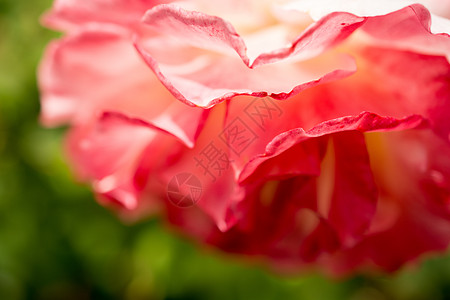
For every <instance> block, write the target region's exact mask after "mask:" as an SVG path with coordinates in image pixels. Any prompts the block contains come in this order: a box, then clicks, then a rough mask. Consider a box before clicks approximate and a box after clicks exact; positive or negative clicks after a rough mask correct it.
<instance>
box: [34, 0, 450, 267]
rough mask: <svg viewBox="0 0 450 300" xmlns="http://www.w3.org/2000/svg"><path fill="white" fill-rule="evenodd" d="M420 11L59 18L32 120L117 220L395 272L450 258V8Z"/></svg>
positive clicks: (322, 7)
mask: <svg viewBox="0 0 450 300" xmlns="http://www.w3.org/2000/svg"><path fill="white" fill-rule="evenodd" d="M169 2H170V3H169ZM418 2H421V4H418V3H415V2H413V1H401V0H397V1H392V0H378V1H371V0H359V1H351V0H329V1H327V0H320V1H318V0H314V1H312V0H311V1H309V0H302V1H270V0H259V1H257V0H240V1H237V0H228V1H216V0H209V1H207V0H193V1H180V2H171V1H156V0H155V1H154V0H127V1H126V0H83V1H81V0H57V1H55V3H54V6H53V8H52V9H51V10H50V11H49V12H48V13H47V14H46V15H45V16H44V18H43V22H44V23H45V24H46V25H47V26H48V27H50V28H53V29H56V30H59V31H62V32H63V34H64V35H63V37H62V38H61V39H59V40H56V41H54V42H52V43H51V44H50V45H49V47H48V49H47V50H46V53H45V55H44V58H43V60H42V63H41V65H40V69H39V85H40V90H41V100H42V101H41V104H42V112H41V120H42V122H43V124H45V125H47V126H58V125H62V124H69V126H70V131H69V133H68V138H67V144H66V145H67V153H68V156H69V158H70V161H71V163H72V166H73V170H74V172H75V173H76V174H77V175H78V176H79V178H81V179H82V180H84V181H87V182H90V183H91V184H92V188H93V190H94V191H95V193H96V195H97V198H98V200H99V202H100V203H102V204H103V205H105V206H108V207H111V208H112V209H114V210H115V211H117V213H118V214H119V215H120V216H121V217H123V218H124V219H128V220H136V219H140V218H143V217H145V216H149V215H151V214H160V215H163V216H164V217H165V219H166V220H168V222H169V223H170V224H172V226H174V227H175V228H177V229H179V231H180V232H182V233H183V234H186V235H187V236H190V237H193V238H195V239H196V240H198V241H200V242H202V243H206V244H209V245H213V246H215V247H218V248H220V249H222V250H224V251H226V252H231V253H239V254H242V255H245V256H246V257H248V258H250V257H251V258H254V259H256V260H258V261H261V262H264V263H267V265H270V266H271V267H273V268H275V269H277V270H280V271H298V270H305V269H306V268H308V267H315V268H318V269H321V270H324V271H327V272H330V273H332V274H345V273H348V272H352V271H355V270H361V269H367V268H369V269H375V270H384V271H393V270H396V269H398V268H399V267H401V266H402V265H403V264H404V263H405V262H408V261H412V260H414V259H416V258H417V257H419V256H420V255H422V254H424V253H429V252H435V251H443V250H445V249H446V248H447V246H448V244H449V242H450V140H449V139H450V135H449V133H450V122H449V117H450V65H449V59H450V36H449V35H448V33H449V32H450V20H449V19H448V17H450V1H448V0H435V1H431V0H429V1H425V0H422V1H418ZM193 204H195V205H193Z"/></svg>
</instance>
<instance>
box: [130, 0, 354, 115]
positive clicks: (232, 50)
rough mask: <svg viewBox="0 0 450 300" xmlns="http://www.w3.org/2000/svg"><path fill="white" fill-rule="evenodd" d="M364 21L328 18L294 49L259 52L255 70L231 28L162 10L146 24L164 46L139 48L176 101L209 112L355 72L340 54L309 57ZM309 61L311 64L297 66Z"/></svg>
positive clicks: (147, 42) (149, 43) (141, 43)
mask: <svg viewBox="0 0 450 300" xmlns="http://www.w3.org/2000/svg"><path fill="white" fill-rule="evenodd" d="M361 20H362V19H361V18H357V17H354V16H351V15H348V14H337V15H333V16H330V17H329V18H327V19H325V20H323V21H322V22H319V23H318V24H316V25H314V26H312V27H311V28H310V29H308V30H307V31H306V32H305V33H304V34H302V35H301V36H300V37H299V38H298V39H296V40H295V41H294V44H293V45H292V46H290V47H289V46H287V47H285V48H282V49H279V50H277V51H273V52H270V53H266V54H264V53H261V56H259V57H258V58H256V60H255V62H254V64H253V65H252V66H251V67H255V68H254V69H250V68H248V66H250V60H249V58H248V57H247V54H246V49H245V48H246V47H245V44H244V42H243V40H242V38H240V37H239V35H237V33H236V32H235V30H234V29H233V27H232V26H231V25H230V24H229V23H227V22H225V21H224V20H222V19H220V18H217V17H212V16H208V15H205V14H202V13H198V12H189V11H186V10H183V9H181V8H178V7H176V6H173V5H161V6H157V7H155V8H154V9H152V10H150V11H149V12H147V14H146V16H145V18H144V22H145V23H146V24H147V25H149V26H151V27H152V28H154V29H155V32H160V33H164V34H165V41H162V40H161V39H160V38H159V39H158V40H155V39H152V38H147V39H142V40H138V41H137V48H138V50H139V51H140V53H141V54H142V56H143V58H144V59H145V61H146V62H147V63H148V64H149V66H150V67H151V68H152V69H153V71H154V72H155V74H156V75H157V76H158V78H159V79H160V80H161V82H162V83H163V84H164V85H165V86H166V87H167V88H168V89H169V90H170V91H171V92H172V93H173V94H174V96H175V97H177V98H178V99H179V100H181V101H183V102H185V103H188V104H190V105H196V106H203V107H210V106H212V105H214V104H216V103H218V102H221V101H223V100H225V99H229V98H232V97H234V96H236V95H257V96H265V95H270V96H272V97H274V98H280V99H286V98H288V97H290V96H291V95H293V94H297V93H299V92H300V91H301V90H303V89H305V88H308V87H311V86H314V85H317V84H318V83H321V82H326V81H328V80H335V79H339V78H342V77H345V76H348V75H349V74H351V73H352V72H353V71H354V69H355V66H354V65H353V62H352V60H351V59H349V58H348V57H345V56H341V55H339V54H337V53H334V54H332V53H330V54H328V55H326V56H325V57H322V58H321V61H319V60H318V59H317V60H314V59H313V58H311V57H313V56H316V55H317V54H319V53H322V52H324V51H325V50H326V49H327V48H329V47H331V46H333V45H335V44H337V43H339V42H340V41H342V40H344V39H345V38H346V37H347V36H348V35H349V34H350V33H351V32H352V31H353V30H355V29H356V28H357V27H358V26H360V25H361V24H362V21H361ZM268 42H269V41H268ZM288 58H293V59H294V61H288ZM307 58H311V59H310V60H307V61H299V60H300V59H307ZM295 60H296V61H295ZM275 62H276V63H275ZM268 63H270V64H268ZM188 66H189V68H188ZM313 66H314V67H313Z"/></svg>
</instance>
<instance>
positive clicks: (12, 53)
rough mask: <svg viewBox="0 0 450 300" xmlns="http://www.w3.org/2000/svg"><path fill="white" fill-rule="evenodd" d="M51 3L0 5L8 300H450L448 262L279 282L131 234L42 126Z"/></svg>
mask: <svg viewBox="0 0 450 300" xmlns="http://www.w3.org/2000/svg"><path fill="white" fill-rule="evenodd" d="M50 5H51V0H28V1H26V0H20V1H18V0H15V1H14V0H0V68H1V69H0V300H14V299H77V300H79V299H132V300H140V299H167V300H168V299H218V300H219V299H227V300H229V299H246V300H249V299H250V300H251V299H261V300H263V299H314V300H319V299H351V300H372V299H424V300H425V299H427V300H429V299H450V257H449V256H447V257H440V258H430V259H426V260H424V261H422V263H421V264H420V265H417V266H414V267H407V268H404V269H403V270H401V271H399V272H397V273H395V274H393V275H391V276H382V275H372V276H368V275H355V276H354V277H352V278H347V279H343V280H332V279H327V278H325V277H323V276H321V275H319V274H307V275H303V276H299V277H294V278H292V277H290V278H286V277H281V276H277V275H275V274H271V273H270V272H268V271H267V270H264V269H262V268H259V267H256V266H252V265H245V263H243V262H242V261H240V262H239V261H238V260H237V259H236V258H231V257H228V256H226V255H224V254H221V253H219V252H217V251H213V250H205V249H200V248H199V247H198V246H195V245H194V244H192V243H190V242H189V241H186V240H183V239H181V238H179V237H176V236H174V235H173V234H171V233H170V232H168V231H167V229H165V228H163V226H162V225H161V222H160V221H159V220H157V219H155V220H149V221H144V222H141V223H139V224H134V225H125V224H122V223H121V222H120V221H119V220H118V219H117V218H116V217H115V216H114V215H113V214H112V213H110V212H109V211H108V210H106V209H104V208H102V207H100V206H99V205H98V204H97V203H96V202H95V201H94V199H93V197H92V195H91V193H90V191H89V189H88V188H87V187H86V186H82V185H80V184H77V183H76V182H75V181H74V179H73V178H72V177H71V175H70V173H69V170H68V168H67V166H66V164H65V162H64V158H63V155H62V140H63V134H64V130H65V129H64V128H60V129H51V130H50V129H44V128H42V127H41V126H40V125H39V123H38V120H37V119H38V113H39V102H38V101H39V98H38V92H37V88H36V78H35V73H36V66H37V63H38V61H39V58H40V56H41V54H42V51H43V48H44V46H45V45H46V43H47V42H48V41H49V40H50V39H51V38H55V37H57V34H56V33H53V32H51V31H49V30H46V29H44V28H42V27H41V26H40V25H39V23H38V19H39V16H40V14H41V13H42V12H43V11H44V10H45V9H47V8H48V7H49V6H50Z"/></svg>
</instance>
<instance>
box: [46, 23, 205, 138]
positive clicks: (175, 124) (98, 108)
mask: <svg viewBox="0 0 450 300" xmlns="http://www.w3.org/2000/svg"><path fill="white" fill-rule="evenodd" d="M108 29H109V30H108ZM116 29H117V28H115V27H107V26H102V27H101V28H97V27H96V26H90V27H86V28H85V29H84V30H83V31H81V32H77V33H76V34H74V35H71V36H69V37H66V38H64V39H62V40H60V41H56V42H53V44H51V45H50V47H49V49H48V50H47V53H46V55H45V58H44V60H43V61H42V63H41V67H40V76H39V85H40V89H41V95H42V96H41V103H42V114H41V120H42V121H43V123H44V124H46V125H49V126H54V125H59V124H63V123H66V122H70V123H74V124H83V123H89V122H91V120H92V119H96V118H98V117H100V116H101V115H102V114H103V113H104V112H105V111H114V112H119V113H123V114H126V115H128V116H130V117H133V118H140V119H142V120H143V121H145V122H150V123H152V124H154V125H155V126H157V127H159V128H161V129H162V130H164V131H168V132H170V133H172V134H173V135H175V136H177V137H179V138H180V139H181V140H182V141H183V142H185V143H186V144H187V145H188V146H190V147H192V146H193V143H194V141H195V139H196V136H197V135H198V133H199V128H200V127H201V124H202V122H203V120H204V118H205V117H206V115H207V113H208V112H207V111H205V110H202V109H199V108H198V109H197V108H190V107H188V106H186V105H184V104H183V103H180V102H179V101H178V100H176V99H175V98H174V97H173V96H172V95H171V94H170V93H169V92H168V91H167V90H166V89H165V88H164V86H163V85H162V84H161V83H160V82H159V81H158V80H157V78H156V77H155V76H154V74H153V73H152V72H151V70H150V69H149V68H148V67H147V66H146V65H145V63H143V62H142V60H141V58H140V57H139V55H138V54H137V53H136V50H135V48H134V47H133V46H132V44H131V43H130V41H129V40H127V39H126V38H124V37H123V36H122V35H121V34H120V30H116ZM188 116H189V117H188Z"/></svg>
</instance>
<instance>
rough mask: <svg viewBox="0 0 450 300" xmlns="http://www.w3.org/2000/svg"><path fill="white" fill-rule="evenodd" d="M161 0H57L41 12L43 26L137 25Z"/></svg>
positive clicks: (69, 27) (70, 27) (61, 28)
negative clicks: (46, 10) (49, 8)
mask: <svg viewBox="0 0 450 300" xmlns="http://www.w3.org/2000/svg"><path fill="white" fill-rule="evenodd" d="M164 2H169V1H164V0H56V1H55V3H54V4H53V8H52V9H51V10H50V11H49V12H48V13H47V14H46V15H45V16H44V19H43V22H44V23H45V25H46V26H49V27H51V28H55V29H60V30H73V29H76V28H77V27H79V26H83V25H86V24H87V23H94V22H98V23H113V24H118V25H123V26H126V27H127V26H130V27H133V26H134V27H136V26H137V25H138V23H139V21H140V18H141V17H142V15H143V14H144V12H145V11H146V10H148V9H150V8H152V7H153V6H155V5H158V4H161V3H164Z"/></svg>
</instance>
